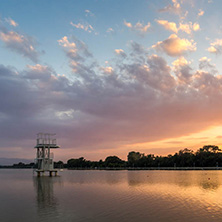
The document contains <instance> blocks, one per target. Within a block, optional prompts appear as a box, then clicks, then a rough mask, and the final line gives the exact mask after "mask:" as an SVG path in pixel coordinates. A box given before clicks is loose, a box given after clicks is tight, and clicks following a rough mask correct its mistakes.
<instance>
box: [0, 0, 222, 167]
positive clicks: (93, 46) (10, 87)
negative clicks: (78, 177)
mask: <svg viewBox="0 0 222 222" xmlns="http://www.w3.org/2000/svg"><path fill="white" fill-rule="evenodd" d="M221 8H222V1H220V0H198V1H195V0H158V1H154V0H140V1H135V0H127V1H126V0H120V1H115V0H84V1H77V0H65V1H59V0H51V1H50V0H47V1H45V0H38V1H34V0H20V1H17V0H2V1H1V2H0V141H1V143H0V158H9V159H10V158H11V159H12V158H24V159H34V157H35V150H34V146H35V143H36V141H35V139H36V134H37V133H38V132H46V133H56V135H57V141H58V144H59V145H60V146H61V148H60V149H58V150H55V151H54V155H55V159H56V160H63V161H66V160H67V159H70V158H79V157H81V156H83V157H85V158H86V159H90V160H99V159H104V158H105V157H107V156H109V155H117V156H119V157H120V158H122V159H126V156H127V154H128V152H130V151H133V150H135V151H139V152H142V153H145V154H149V153H152V154H155V155H167V154H170V153H171V154H173V153H174V152H176V151H179V150H180V149H183V148H186V147H188V148H190V149H193V150H197V149H198V148H200V147H202V146H203V145H208V144H214V145H219V146H221V145H222V125H221V124H222V75H221V74H222V63H221V58H222V57H221V54H222V23H221V21H222V14H221ZM0 163H1V162H0Z"/></svg>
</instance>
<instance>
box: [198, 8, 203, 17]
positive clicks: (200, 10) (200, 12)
mask: <svg viewBox="0 0 222 222" xmlns="http://www.w3.org/2000/svg"><path fill="white" fill-rule="evenodd" d="M203 15H204V11H203V10H202V9H199V13H198V16H199V17H200V16H203Z"/></svg>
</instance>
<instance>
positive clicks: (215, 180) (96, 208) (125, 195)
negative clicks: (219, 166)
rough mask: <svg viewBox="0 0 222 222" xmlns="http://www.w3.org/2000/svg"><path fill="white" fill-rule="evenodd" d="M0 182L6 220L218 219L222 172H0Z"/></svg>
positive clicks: (1, 206) (221, 204) (221, 203)
mask: <svg viewBox="0 0 222 222" xmlns="http://www.w3.org/2000/svg"><path fill="white" fill-rule="evenodd" d="M0 178H1V183H0V196H1V200H3V201H4V203H3V202H2V201H1V202H0V213H1V216H2V217H3V218H4V219H5V221H13V220H15V219H17V220H18V219H21V218H22V219H23V221H29V220H27V219H31V220H32V221H43V222H48V221H98V222H100V221H101V222H102V221H108V222H109V221H120V220H121V221H127V222H129V221H136V220H137V221H158V222H161V221H164V222H168V221H186V222H187V221H191V222H193V221H221V220H222V216H221V214H220V212H221V209H222V186H221V185H222V172H221V171H64V172H63V173H62V174H61V176H60V177H51V178H50V177H48V176H46V177H40V178H37V177H33V176H32V174H31V172H30V171H16V172H11V171H2V170H0ZM14 185H15V186H14ZM17 209H19V210H17ZM12 212H13V213H12ZM24 212H25V214H24ZM13 215H14V216H13ZM3 221H4V220H3Z"/></svg>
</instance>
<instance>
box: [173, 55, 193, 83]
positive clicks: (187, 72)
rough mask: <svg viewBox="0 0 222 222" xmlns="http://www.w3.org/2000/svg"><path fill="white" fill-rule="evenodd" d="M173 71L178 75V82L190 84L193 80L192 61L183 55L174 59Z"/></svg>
mask: <svg viewBox="0 0 222 222" xmlns="http://www.w3.org/2000/svg"><path fill="white" fill-rule="evenodd" d="M172 65H173V71H174V73H175V74H176V76H177V79H178V83H179V84H182V85H189V84H190V83H191V81H192V76H193V73H192V71H193V70H192V68H191V67H190V62H189V61H187V60H186V59H185V58H184V57H183V56H181V57H179V58H178V59H177V60H175V61H173V63H172Z"/></svg>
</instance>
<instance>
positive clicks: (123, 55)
mask: <svg viewBox="0 0 222 222" xmlns="http://www.w3.org/2000/svg"><path fill="white" fill-rule="evenodd" d="M115 53H116V54H117V55H119V56H121V57H123V58H126V53H125V52H124V50H123V49H115Z"/></svg>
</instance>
